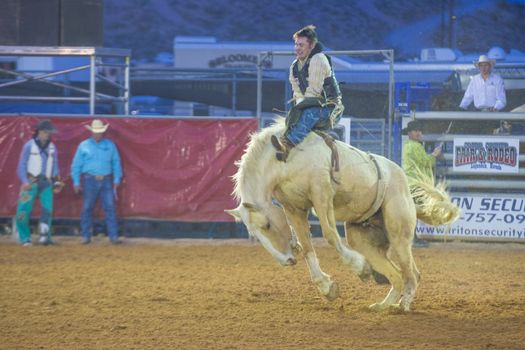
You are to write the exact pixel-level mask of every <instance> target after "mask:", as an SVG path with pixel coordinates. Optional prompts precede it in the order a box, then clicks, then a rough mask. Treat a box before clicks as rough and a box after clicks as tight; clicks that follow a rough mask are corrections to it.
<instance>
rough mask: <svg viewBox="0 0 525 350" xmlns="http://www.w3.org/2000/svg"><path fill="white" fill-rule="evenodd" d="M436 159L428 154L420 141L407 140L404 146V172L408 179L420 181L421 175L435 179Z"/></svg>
mask: <svg viewBox="0 0 525 350" xmlns="http://www.w3.org/2000/svg"><path fill="white" fill-rule="evenodd" d="M435 165H436V157H434V156H433V155H431V154H427V152H426V151H425V148H424V147H423V145H422V144H421V142H419V141H414V140H407V141H406V142H405V144H404V146H403V170H405V174H406V175H407V177H409V178H411V179H418V178H420V177H421V175H423V176H425V177H427V176H428V177H429V178H433V177H434V174H433V168H434V166H435Z"/></svg>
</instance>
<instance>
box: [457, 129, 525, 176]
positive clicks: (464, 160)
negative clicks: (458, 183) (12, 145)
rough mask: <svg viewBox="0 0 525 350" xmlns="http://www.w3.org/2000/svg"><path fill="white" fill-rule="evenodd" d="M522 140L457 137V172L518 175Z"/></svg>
mask: <svg viewBox="0 0 525 350" xmlns="http://www.w3.org/2000/svg"><path fill="white" fill-rule="evenodd" d="M519 150H520V140H519V139H518V138H511V137H486V138H481V137H468V138H467V137H455V138H454V163H453V164H454V166H453V171H455V172H473V173H474V172H475V173H499V174H502V173H517V172H518V171H519V153H520V151H519Z"/></svg>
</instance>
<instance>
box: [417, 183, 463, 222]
mask: <svg viewBox="0 0 525 350" xmlns="http://www.w3.org/2000/svg"><path fill="white" fill-rule="evenodd" d="M419 175H420V176H418V177H417V178H416V179H409V187H410V192H411V193H412V198H414V202H415V204H416V211H417V218H418V219H419V220H421V221H423V222H424V223H426V224H428V225H432V226H439V225H448V224H451V223H453V222H454V221H456V220H457V219H458V217H459V215H460V209H459V208H458V207H457V206H456V205H455V204H454V203H452V201H451V200H450V196H449V194H448V192H447V185H446V182H445V181H440V182H438V183H437V184H436V185H434V179H433V178H432V177H429V176H424V175H423V174H419Z"/></svg>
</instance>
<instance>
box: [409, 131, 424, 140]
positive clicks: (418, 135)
mask: <svg viewBox="0 0 525 350" xmlns="http://www.w3.org/2000/svg"><path fill="white" fill-rule="evenodd" d="M408 138H409V139H410V140H414V141H422V140H423V131H421V130H410V131H409V132H408Z"/></svg>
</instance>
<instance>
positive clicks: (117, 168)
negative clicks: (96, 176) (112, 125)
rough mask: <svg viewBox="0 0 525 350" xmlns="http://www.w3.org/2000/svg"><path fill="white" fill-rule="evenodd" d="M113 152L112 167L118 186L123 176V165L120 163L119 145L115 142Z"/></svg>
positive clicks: (114, 182) (114, 180)
mask: <svg viewBox="0 0 525 350" xmlns="http://www.w3.org/2000/svg"><path fill="white" fill-rule="evenodd" d="M112 149H113V154H112V155H111V168H112V172H113V184H114V185H116V186H118V185H119V184H120V179H121V178H122V166H121V165H120V155H119V153H118V149H117V146H115V144H114V143H113V147H112Z"/></svg>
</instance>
